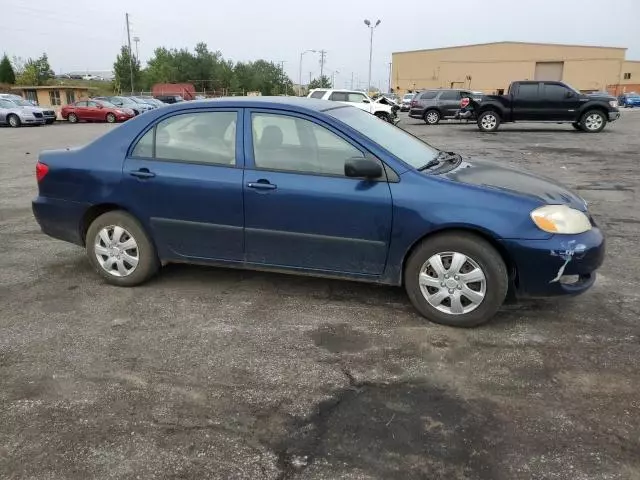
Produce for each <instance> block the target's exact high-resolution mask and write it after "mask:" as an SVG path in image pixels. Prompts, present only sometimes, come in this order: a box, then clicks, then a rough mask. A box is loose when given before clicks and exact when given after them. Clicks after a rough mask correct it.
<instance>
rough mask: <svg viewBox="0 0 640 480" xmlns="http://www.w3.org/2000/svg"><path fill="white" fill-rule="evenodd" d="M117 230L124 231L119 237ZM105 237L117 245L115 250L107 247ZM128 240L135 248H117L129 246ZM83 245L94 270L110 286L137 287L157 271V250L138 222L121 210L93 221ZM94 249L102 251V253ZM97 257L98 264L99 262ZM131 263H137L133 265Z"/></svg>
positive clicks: (158, 265) (105, 214) (158, 263)
mask: <svg viewBox="0 0 640 480" xmlns="http://www.w3.org/2000/svg"><path fill="white" fill-rule="evenodd" d="M118 227H119V228H120V229H122V230H123V231H122V233H121V234H120V233H118V231H116V228H118ZM101 232H102V235H101ZM105 233H106V240H109V242H113V241H117V242H118V243H117V244H116V245H115V248H112V247H110V246H109V243H108V242H107V241H105V236H104V234H105ZM117 237H119V240H118V238H117ZM131 239H133V244H134V245H135V247H131V246H130V247H129V248H126V246H125V247H124V248H120V245H123V244H125V243H127V244H129V245H131V244H130V240H131ZM85 245H86V251H87V257H88V258H89V262H90V263H91V265H92V266H93V268H95V270H96V271H97V272H98V274H99V275H100V276H102V278H104V279H105V280H106V281H107V283H110V284H112V285H117V286H120V287H133V286H135V285H140V284H141V283H143V282H145V281H147V280H149V279H150V278H151V277H153V276H154V275H155V274H156V272H157V271H158V268H159V267H160V262H159V260H158V255H157V253H156V249H155V247H154V245H153V243H152V242H151V239H150V238H149V236H148V235H147V234H146V232H145V231H144V228H143V227H142V225H140V222H138V220H136V218H135V217H133V216H131V215H129V214H128V213H126V212H123V211H121V210H113V211H111V212H107V213H104V214H102V215H100V216H99V217H98V218H96V219H95V220H94V221H93V222H92V223H91V225H90V226H89V229H88V230H87V235H86V237H85ZM97 249H101V251H102V253H100V251H98V250H97ZM98 256H100V258H101V261H99V260H98ZM133 260H137V262H135V263H136V264H135V265H134V263H133ZM129 262H131V263H129ZM102 263H104V265H105V267H103V266H102ZM120 264H122V269H121V268H120ZM107 269H108V270H109V271H108V270H107ZM120 272H122V273H120Z"/></svg>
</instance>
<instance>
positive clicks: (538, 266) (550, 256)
mask: <svg viewBox="0 0 640 480" xmlns="http://www.w3.org/2000/svg"><path fill="white" fill-rule="evenodd" d="M501 243H502V245H503V247H504V249H505V250H506V251H507V252H508V254H509V257H510V258H511V260H512V261H513V262H514V264H515V265H514V266H515V270H516V277H515V291H516V295H517V296H519V297H553V296H557V295H578V294H580V293H583V292H585V291H587V290H588V289H589V288H591V286H592V285H593V283H594V282H595V279H596V270H597V269H598V268H599V267H600V266H601V265H602V262H603V261H604V256H605V240H604V236H603V234H602V232H601V231H600V229H598V228H596V227H593V228H592V229H591V230H589V231H588V232H585V233H581V234H579V235H553V236H552V237H551V238H549V239H547V240H502V241H501Z"/></svg>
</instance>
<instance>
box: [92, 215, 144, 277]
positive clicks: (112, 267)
mask: <svg viewBox="0 0 640 480" xmlns="http://www.w3.org/2000/svg"><path fill="white" fill-rule="evenodd" d="M93 251H94V253H95V256H96V259H97V260H98V264H99V265H100V266H101V267H102V268H103V269H104V271H106V272H107V273H109V274H110V275H113V276H114V277H126V276H128V275H131V274H132V273H133V271H134V270H135V269H136V267H137V266H138V262H139V260H140V252H139V250H138V244H137V243H136V240H135V238H133V236H132V235H131V233H129V232H128V231H127V230H125V229H124V228H122V227H119V226H117V225H110V226H107V227H104V228H103V229H102V230H100V231H99V232H98V234H97V235H96V238H95V241H94V244H93Z"/></svg>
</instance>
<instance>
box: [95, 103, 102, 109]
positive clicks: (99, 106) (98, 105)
mask: <svg viewBox="0 0 640 480" xmlns="http://www.w3.org/2000/svg"><path fill="white" fill-rule="evenodd" d="M96 107H97V108H104V107H103V106H102V105H100V104H99V103H98V104H97V105H96Z"/></svg>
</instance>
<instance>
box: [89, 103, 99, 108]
mask: <svg viewBox="0 0 640 480" xmlns="http://www.w3.org/2000/svg"><path fill="white" fill-rule="evenodd" d="M87 106H88V107H94V108H95V107H97V106H98V104H97V103H96V102H87Z"/></svg>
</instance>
